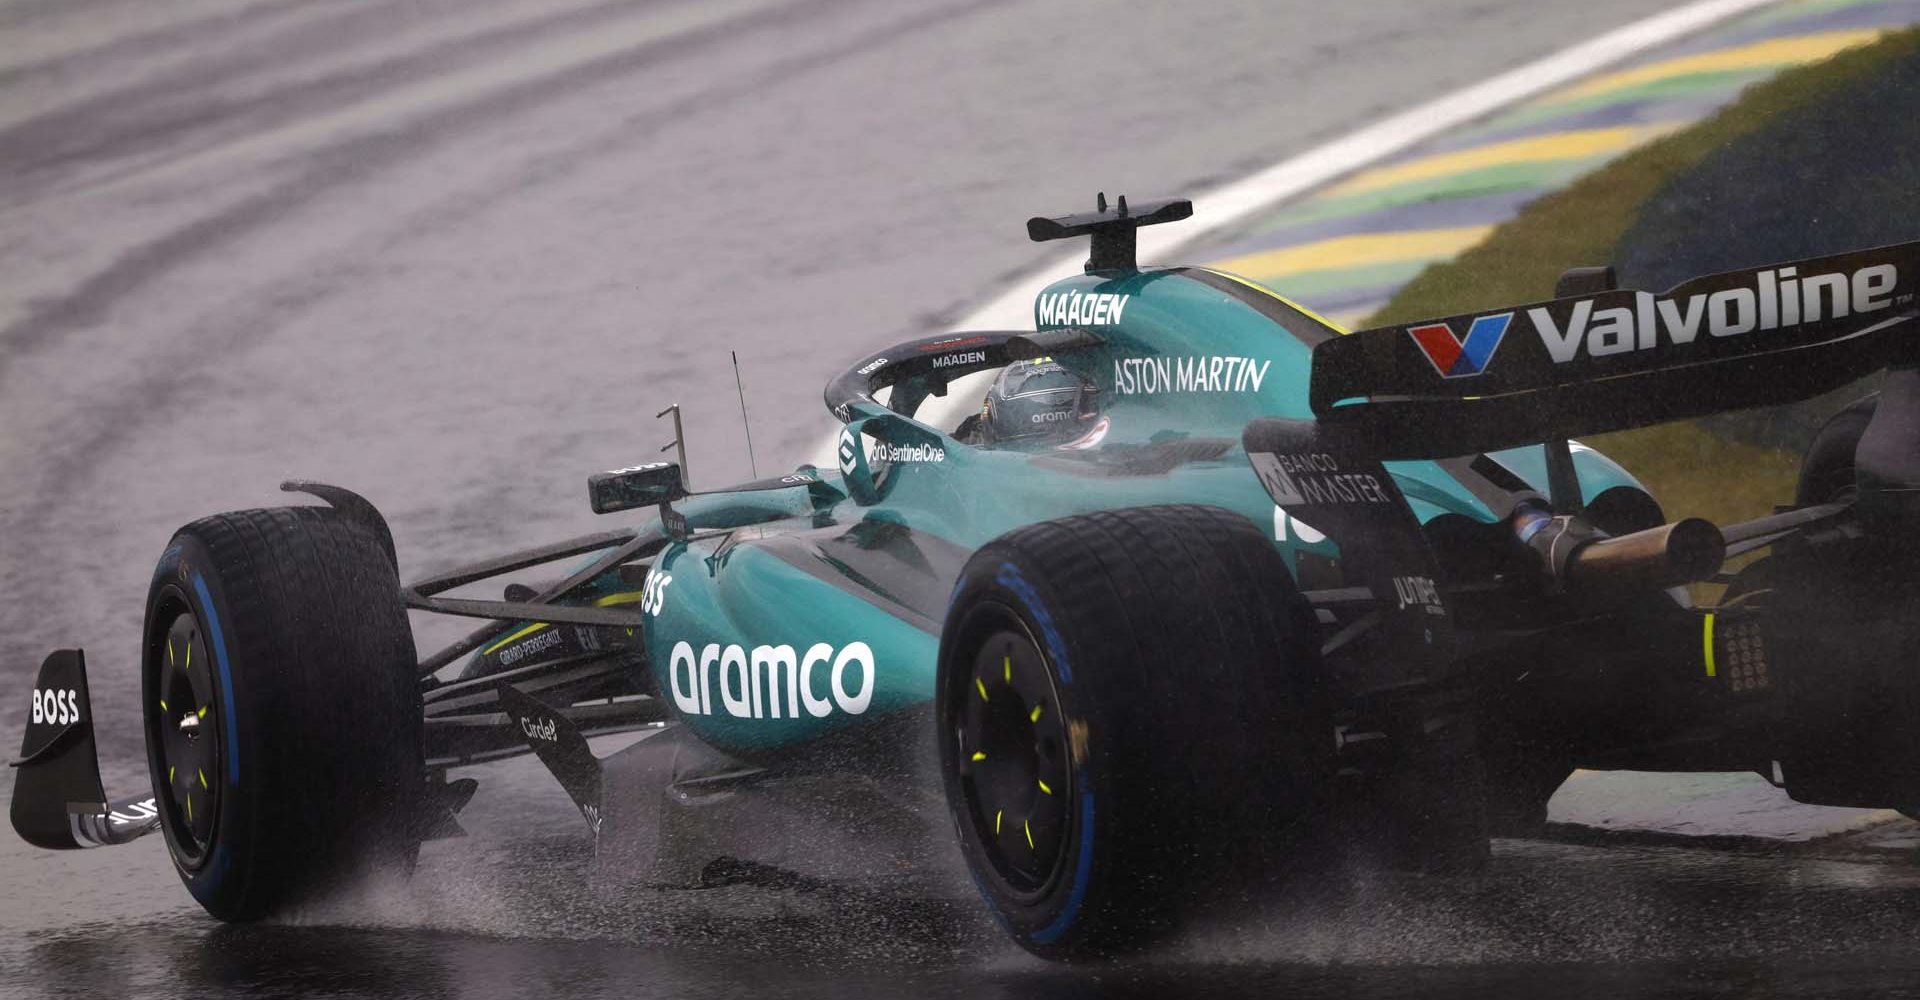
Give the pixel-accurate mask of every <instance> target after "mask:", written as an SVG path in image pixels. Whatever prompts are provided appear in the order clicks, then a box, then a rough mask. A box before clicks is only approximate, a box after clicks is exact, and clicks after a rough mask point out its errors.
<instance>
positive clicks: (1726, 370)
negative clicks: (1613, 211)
mask: <svg viewBox="0 0 1920 1000" xmlns="http://www.w3.org/2000/svg"><path fill="white" fill-rule="evenodd" d="M1917 295H1920V242H1915V243H1902V244H1898V245H1894V246H1886V247H1880V248H1877V249H1873V250H1858V251H1853V252H1850V253H1843V254H1835V255H1832V256H1827V257H1814V258H1809V259H1806V260H1800V261H1793V262H1791V263H1786V264H1773V265H1768V266H1766V267H1759V268H1750V269H1746V270H1740V271H1727V272H1723V273H1720V274H1713V275H1707V276H1705V277H1700V278H1694V279H1693V280H1691V281H1687V282H1684V283H1682V284H1680V285H1677V286H1675V287H1674V288H1672V289H1671V290H1669V291H1667V292H1664V293H1659V294H1655V293H1651V292H1642V291H1633V290H1626V289H1621V290H1608V291H1601V292H1598V293H1596V294H1591V295H1573V296H1567V297H1563V298H1556V299H1551V300H1548V301H1545V302H1535V303H1529V304H1527V305H1520V306H1512V307H1504V308H1500V309H1492V310H1487V311H1484V312H1478V313H1467V314H1463V315H1459V316H1449V317H1447V318H1445V319H1438V320H1426V321H1422V322H1418V323H1409V324H1405V325H1398V326H1391V327H1382V328H1379V329H1373V330H1363V331H1361V332H1358V333H1354V334H1350V335H1348V336H1345V337H1338V338H1335V339H1332V340H1328V341H1326V342H1325V343H1322V344H1320V345H1318V346H1317V347H1315V348H1314V353H1313V373H1312V377H1311V382H1310V388H1309V401H1310V403H1311V405H1312V407H1313V411H1314V413H1315V415H1316V416H1317V417H1318V418H1319V420H1320V421H1321V422H1322V423H1323V424H1328V425H1336V424H1337V425H1343V426H1344V427H1346V428H1347V429H1348V431H1349V432H1350V433H1357V434H1358V435H1359V436H1360V438H1361V439H1364V440H1366V441H1367V442H1368V444H1369V445H1370V451H1371V452H1372V453H1373V454H1374V455H1375V456H1377V457H1378V458H1381V459H1407V458H1442V457H1447V456H1452V455H1463V454H1471V453H1473V452H1483V451H1495V450H1499V449H1502V448H1512V447H1518V446H1521V445H1525V444H1531V443H1537V442H1540V441H1544V440H1553V439H1560V438H1567V437H1572V436H1575V435H1582V434H1599V433H1604V432H1607V431H1616V430H1627V429H1630V428H1635V427H1644V426H1647V425H1649V424H1656V423H1663V422H1666V421H1671V420H1684V419H1687V418H1691V417H1698V416H1704V415H1707V414H1710V413H1717V412H1721V411H1725V410H1735V409H1741V408H1744V407H1751V406H1765V405H1774V404H1780V403H1789V402H1795V401H1798V400H1802V399H1806V398H1809V397H1812V396H1815V395H1818V394H1820V393H1822V392H1826V391H1829V390H1831V389H1835V388H1838V387H1840V386H1842V385H1845V384H1846V383H1847V382H1850V381H1852V380H1854V379H1857V378H1860V377H1861V376H1864V375H1868V374H1871V373H1872V372H1874V371H1878V370H1880V369H1882V368H1887V367H1892V366H1906V365H1916V364H1920V323H1917V322H1916V321H1915V320H1916V317H1917V316H1920V298H1917Z"/></svg>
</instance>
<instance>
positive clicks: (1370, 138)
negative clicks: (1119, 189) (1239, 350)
mask: <svg viewBox="0 0 1920 1000" xmlns="http://www.w3.org/2000/svg"><path fill="white" fill-rule="evenodd" d="M1781 2H1783V0H1700V2H1697V3H1691V4H1688V5H1686V6H1684V7H1681V8H1679V9H1677V10H1671V11H1668V12H1666V13H1664V14H1657V15H1655V16H1653V17H1649V18H1645V19H1643V20H1640V21H1636V22H1634V23H1632V24H1629V25H1627V26H1625V27H1622V28H1617V29H1615V30H1613V31H1609V32H1607V33H1606V34H1604V35H1601V36H1599V37H1598V38H1595V39H1593V40H1591V41H1587V42H1583V43H1581V44H1579V45H1575V46H1573V47H1572V48H1568V49H1563V50H1561V51H1559V52H1556V53H1554V54H1553V55H1550V56H1547V57H1546V58H1544V59H1540V60H1538V61H1535V62H1531V63H1528V64H1527V65H1525V66H1521V67H1519V68H1518V69H1513V70H1509V71H1507V72H1505V73H1502V74H1500V75H1499V76H1496V77H1494V78H1492V79H1490V80H1485V81H1482V82H1480V83H1477V84H1474V85H1473V86H1471V87H1466V88H1464V89H1461V90H1456V91H1454V92H1453V93H1451V94H1447V95H1446V96H1444V97H1440V98H1436V99H1434V100H1431V101H1428V102H1426V103H1425V104H1421V105H1418V106H1416V107H1413V108H1409V109H1408V110H1406V111H1402V112H1400V113H1399V114H1397V115H1394V116H1392V117H1390V118H1385V119H1382V120H1380V121H1378V122H1375V123H1374V124H1372V125H1369V126H1367V127H1366V128H1363V129H1360V130H1359V131H1357V132H1352V133H1349V134H1348V135H1346V136H1344V137H1342V138H1339V139H1335V140H1334V141H1332V142H1330V143H1327V144H1326V145H1324V146H1320V147H1317V148H1315V149H1311V150H1308V151H1307V152H1305V153H1302V154H1300V155H1299V156H1295V157H1293V158H1291V159H1287V160H1282V161H1281V162H1279V163H1276V164H1274V165H1273V166H1271V167H1268V168H1267V169H1265V170H1262V171H1260V172H1259V173H1256V174H1253V175H1251V176H1248V177H1244V178H1242V179H1240V180H1238V181H1234V182H1233V183H1231V184H1226V185H1223V186H1221V187H1218V188H1215V189H1213V190H1211V191H1207V192H1204V193H1202V194H1200V195H1198V196H1196V197H1195V198H1194V199H1193V202H1194V211H1193V221H1192V222H1190V223H1181V224H1178V225H1173V226H1160V227H1156V228H1152V229H1143V230H1141V231H1140V235H1139V247H1138V253H1139V255H1140V257H1141V258H1142V259H1144V260H1165V259H1166V258H1167V257H1169V256H1170V255H1171V254H1173V253H1174V252H1176V251H1178V250H1179V249H1180V248H1181V247H1183V246H1185V245H1187V244H1189V243H1192V242H1194V241H1196V240H1199V239H1201V238H1202V237H1205V236H1207V235H1209V234H1211V233H1213V232H1215V231H1217V230H1219V229H1223V228H1226V227H1228V226H1232V225H1235V224H1237V223H1239V222H1241V221H1243V220H1245V219H1246V218H1247V217H1248V216H1251V215H1253V214H1255V213H1257V212H1260V211H1263V210H1265V209H1268V208H1271V207H1273V206H1274V205H1276V204H1278V203H1279V202H1282V201H1285V200H1287V199H1289V198H1294V197H1298V196H1299V195H1301V194H1304V193H1306V192H1308V191H1311V190H1313V189H1314V188H1317V187H1320V186H1322V185H1324V184H1327V183H1329V182H1331V181H1334V180H1337V179H1339V178H1340V177H1343V176H1345V175H1347V174H1350V173H1353V172H1354V171H1356V170H1359V169H1361V168H1362V167H1366V166H1369V165H1371V164H1373V163H1377V162H1379V161H1380V160H1382V159H1385V158H1386V157H1389V156H1392V155H1393V154H1395V153H1398V152H1400V151H1401V150H1404V149H1406V148H1408V147H1410V146H1412V145H1414V144H1416V143H1419V142H1423V141H1425V140H1427V139H1431V138H1433V137H1434V136H1437V135H1440V134H1442V133H1444V132H1446V131H1447V130H1449V129H1453V128H1458V127H1460V126H1462V125H1465V124H1467V123H1468V122H1471V121H1474V120H1476V119H1479V118H1484V117H1486V116H1487V115H1489V114H1491V113H1493V112H1495V111H1498V110H1500V109H1502V108H1505V107H1508V106H1511V105H1514V104H1518V103H1519V102H1521V101H1524V100H1526V99H1528V98H1530V97H1534V96H1537V95H1539V94H1542V93H1545V92H1546V91H1548V90H1551V89H1553V88H1555V87H1559V86H1562V85H1564V84H1567V83H1570V82H1572V81H1574V80H1578V79H1580V78H1581V77H1584V76H1587V75H1590V74H1592V73H1594V72H1597V71H1599V70H1601V69H1604V68H1606V67H1608V66H1611V65H1613V64H1615V63H1619V62H1623V61H1625V60H1627V59H1630V58H1632V57H1634V56H1636V55H1639V54H1640V53H1642V52H1645V51H1647V50H1648V49H1651V48H1654V47H1656V46H1659V45H1664V44H1666V43H1668V42H1671V41H1673V40H1675V39H1678V38H1681V37H1684V36H1686V35H1690V34H1693V33H1695V32H1699V31H1702V30H1704V29H1706V28H1709V27H1712V26H1713V25H1715V24H1718V23H1720V22H1721V21H1724V20H1727V19H1728V18H1731V17H1737V16H1739V15H1741V14H1745V13H1748V12H1750V11H1754V10H1758V9H1760V8H1762V7H1769V6H1773V5H1775V4H1778V3H1781ZM1148 193H1150V192H1142V194H1148ZM1085 259H1086V251H1085V249H1084V248H1079V249H1077V250H1076V252H1075V253H1073V254H1071V255H1067V256H1062V257H1060V258H1058V259H1056V260H1053V261H1050V262H1049V263H1048V264H1047V265H1046V266H1044V267H1040V268H1037V269H1035V270H1033V271H1032V272H1029V273H1028V274H1026V275H1025V276H1023V277H1021V278H1019V279H1017V280H1015V281H1014V282H1013V284H1012V285H1010V286H1009V287H1007V288H1005V289H1003V290H1002V291H1001V292H1000V294H999V295H997V296H995V297H994V298H992V299H991V300H989V301H988V302H987V303H986V304H985V305H982V306H980V307H979V308H977V309H975V310H974V311H972V312H970V313H968V314H967V315H966V316H965V317H964V318H962V319H961V320H960V321H959V322H958V323H955V324H954V325H953V327H952V329H955V330H1024V329H1028V328H1030V327H1031V326H1032V325H1033V300H1034V297H1035V296H1037V295H1039V294H1040V292H1041V290H1043V289H1045V288H1046V287H1047V286H1048V285H1049V284H1052V283H1053V282H1054V281H1056V280H1058V279H1060V278H1061V277H1063V276H1065V275H1069V274H1072V273H1074V272H1076V271H1078V270H1079V269H1080V266H1081V264H1082V263H1083V262H1084V261H1085ZM991 379H992V376H991V374H987V373H982V374H979V375H972V376H968V377H966V378H964V379H957V380H955V382H954V384H953V386H952V387H951V388H950V389H949V391H948V393H947V395H946V396H945V397H943V398H938V399H930V400H928V401H927V402H926V404H925V405H924V406H923V407H922V410H921V413H920V414H919V415H918V416H919V419H921V420H922V421H924V422H926V423H929V424H932V425H933V426H935V427H953V426H955V425H957V424H958V423H959V421H960V420H961V419H963V418H964V417H965V415H966V414H968V413H970V412H972V410H973V409H974V408H975V407H977V406H978V405H979V399H980V397H981V395H983V394H984V393H985V391H986V387H987V385H988V384H990V382H991ZM835 440H837V439H830V440H828V441H827V442H825V443H824V444H823V445H822V447H821V448H820V449H819V450H818V453H817V454H816V455H815V457H814V461H815V463H817V464H818V465H819V466H820V467H822V468H832V467H833V465H834V463H835V461H836V459H835V458H834V457H833V449H834V446H835Z"/></svg>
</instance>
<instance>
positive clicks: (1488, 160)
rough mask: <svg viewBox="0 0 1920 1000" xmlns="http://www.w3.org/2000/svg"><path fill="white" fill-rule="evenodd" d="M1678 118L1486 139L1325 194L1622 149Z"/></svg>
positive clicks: (1358, 178)
mask: <svg viewBox="0 0 1920 1000" xmlns="http://www.w3.org/2000/svg"><path fill="white" fill-rule="evenodd" d="M1682 124H1684V123H1682V122H1661V123H1659V124H1654V125H1616V126H1613V127H1610V128H1589V129H1575V130H1573V131H1570V132H1551V133H1548V134H1546V135H1533V136H1527V137H1526V138H1524V139H1509V140H1507V141H1506V142H1490V143H1488V144H1486V145H1484V146H1474V147H1473V148H1471V149H1457V150H1454V151H1452V152H1448V153H1435V154H1434V155H1432V156H1423V157H1420V158H1419V159H1415V160H1407V161H1405V162H1403V163H1395V164H1391V165H1389V166H1384V167H1377V168H1375V169H1373V170H1363V171H1361V172H1360V173H1358V174H1355V175H1354V176H1353V177H1351V178H1349V179H1348V180H1344V181H1341V182H1340V183H1338V184H1335V185H1334V186H1332V187H1330V188H1328V189H1326V191H1324V192H1323V193H1322V194H1321V197H1323V198H1337V197H1340V196H1342V195H1350V194H1362V193H1364V192H1367V191H1378V190H1380V189H1382V188H1390V187H1396V186H1398V185H1401V184H1411V183H1413V182H1415V181H1426V180H1432V179H1434V178H1436V177H1451V176H1453V175H1454V174H1464V173H1467V172H1468V171H1471V170H1484V169H1486V168H1488V167H1505V166H1512V165H1514V164H1518V163H1551V162H1554V161H1556V160H1582V159H1586V158H1587V157H1590V156H1605V155H1607V154H1610V153H1622V152H1625V151H1627V150H1629V149H1632V148H1633V147H1635V146H1638V145H1641V144H1643V143H1646V142H1650V141H1652V140H1654V139H1657V138H1659V137H1660V136H1662V135H1665V134H1666V133H1668V132H1671V131H1673V130H1675V129H1677V128H1679V127H1680V126H1681V125H1682Z"/></svg>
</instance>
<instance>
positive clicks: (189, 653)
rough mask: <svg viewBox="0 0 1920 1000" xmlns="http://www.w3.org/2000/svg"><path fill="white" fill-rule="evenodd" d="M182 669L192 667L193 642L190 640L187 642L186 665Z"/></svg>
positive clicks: (190, 668)
mask: <svg viewBox="0 0 1920 1000" xmlns="http://www.w3.org/2000/svg"><path fill="white" fill-rule="evenodd" d="M182 669H185V670H192V669H193V643H191V642H189V643H187V665H186V666H185V667H184V668H182Z"/></svg>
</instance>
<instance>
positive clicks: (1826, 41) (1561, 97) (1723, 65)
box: [1539, 30, 1885, 104]
mask: <svg viewBox="0 0 1920 1000" xmlns="http://www.w3.org/2000/svg"><path fill="white" fill-rule="evenodd" d="M1883 34H1885V32H1883V31H1879V30H1868V31H1825V32H1821V33H1819V34H1816V35H1800V36H1798V37H1792V38H1770V39H1767V40H1766V41H1764V42H1754V43H1753V44H1751V45H1740V46H1735V47H1734V48H1730V49H1720V50H1718V51H1714V52H1702V53H1700V54H1698V55H1691V56H1681V57H1679V58H1677V59H1667V60H1664V61H1662V62H1657V63H1650V64H1648V65H1645V66H1636V67H1634V68H1633V69H1625V70H1621V71H1620V72H1618V73H1609V74H1607V75H1606V76H1602V77H1598V78H1596V79H1592V80H1589V81H1587V82H1586V83H1581V84H1576V85H1574V86H1572V87H1568V88H1567V89H1565V90H1561V91H1557V92H1555V93H1552V94H1549V95H1547V96H1546V97H1543V98H1541V99H1540V101H1539V103H1541V104H1556V103H1558V102H1560V101H1569V100H1577V99H1579V98H1582V97H1593V96H1596V95H1599V94H1605V93H1608V92H1610V91H1615V90H1625V89H1627V88H1629V87H1637V86H1641V85H1643V84H1649V83H1658V82H1659V81H1661V80H1671V79H1673V78H1675V77H1681V76H1692V75H1694V74H1696V73H1723V72H1728V71H1734V70H1743V69H1754V70H1758V69H1768V68H1771V67H1775V66H1794V65H1798V64H1800V63H1809V62H1813V61H1815V60H1817V59H1825V58H1827V57H1828V56H1831V55H1833V54H1834V53H1836V52H1839V51H1840V50H1841V49H1850V48H1852V47H1854V46H1856V45H1865V44H1867V43H1868V42H1872V41H1875V40H1877V39H1879V37H1880V36H1881V35H1883Z"/></svg>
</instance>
